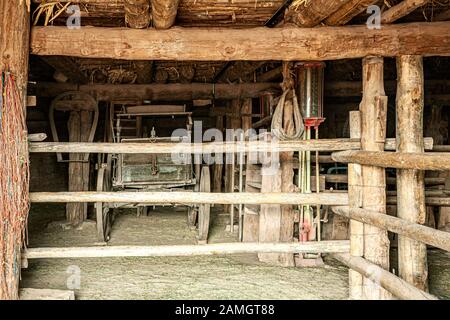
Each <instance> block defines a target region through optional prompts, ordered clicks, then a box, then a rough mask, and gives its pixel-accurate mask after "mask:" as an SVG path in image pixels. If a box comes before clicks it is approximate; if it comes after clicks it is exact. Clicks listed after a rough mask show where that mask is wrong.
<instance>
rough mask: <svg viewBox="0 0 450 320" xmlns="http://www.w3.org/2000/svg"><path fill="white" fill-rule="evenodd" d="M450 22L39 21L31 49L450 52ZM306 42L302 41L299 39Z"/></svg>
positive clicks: (232, 56)
mask: <svg viewBox="0 0 450 320" xmlns="http://www.w3.org/2000/svg"><path fill="white" fill-rule="evenodd" d="M449 28H450V23H449V22H434V23H409V24H401V25H400V24H398V25H389V26H385V27H384V28H382V29H380V30H376V29H374V30H369V29H367V26H365V25H364V26H346V27H322V28H298V27H291V26H287V27H282V28H266V27H258V28H252V29H247V30H245V32H244V31H242V30H241V29H230V28H226V29H225V28H214V29H210V28H171V29H169V30H164V31H160V30H152V29H146V30H136V29H123V28H100V27H90V28H80V29H68V28H66V27H54V26H50V27H34V28H33V29H32V33H31V53H32V54H36V55H40V56H47V55H63V56H74V57H90V58H113V59H126V60H176V61H182V60H184V61H206V60H211V61H231V60H255V61H261V60H285V61H296V60H337V59H350V58H362V57H365V56H367V55H370V54H374V55H381V56H386V57H388V56H398V55H402V54H420V55H424V56H449V55H450V41H449V40H450V33H449V32H448V30H449ZM299 44H301V45H299Z"/></svg>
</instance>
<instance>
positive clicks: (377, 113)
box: [332, 56, 391, 300]
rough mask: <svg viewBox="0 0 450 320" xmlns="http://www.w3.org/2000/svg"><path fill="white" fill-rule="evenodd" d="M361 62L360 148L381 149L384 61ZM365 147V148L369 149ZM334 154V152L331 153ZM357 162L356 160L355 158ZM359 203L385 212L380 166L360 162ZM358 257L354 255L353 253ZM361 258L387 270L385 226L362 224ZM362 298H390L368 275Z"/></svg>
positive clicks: (384, 179) (382, 146)
mask: <svg viewBox="0 0 450 320" xmlns="http://www.w3.org/2000/svg"><path fill="white" fill-rule="evenodd" d="M362 65H363V75H362V77H363V97H362V101H361V104H360V107H359V108H360V112H361V149H362V150H368V151H369V150H370V151H379V152H380V151H382V150H384V141H385V139H386V118H387V97H386V96H385V92H384V74H383V68H384V61H383V58H381V57H373V56H370V57H367V58H364V59H363V61H362ZM368 151H367V152H368ZM332 157H333V155H332ZM355 163H357V164H358V162H355ZM361 169H362V187H361V189H362V191H361V192H362V207H363V208H367V209H369V208H370V209H372V210H375V211H378V212H379V213H380V214H386V192H385V188H386V173H385V170H384V169H382V168H378V167H374V166H370V165H369V166H367V165H366V166H362V167H361ZM355 258H357V257H355ZM364 258H366V259H367V260H368V261H370V262H372V263H374V264H377V265H378V266H380V267H381V268H382V269H386V270H389V238H388V234H387V231H386V230H383V229H379V228H377V227H374V226H369V225H365V226H364ZM363 298H364V299H375V300H377V299H381V300H384V299H390V298H391V295H390V293H389V292H387V291H385V290H383V289H382V288H377V287H375V288H374V287H373V283H372V282H371V280H370V279H368V278H364V279H363Z"/></svg>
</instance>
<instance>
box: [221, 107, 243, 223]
mask: <svg viewBox="0 0 450 320" xmlns="http://www.w3.org/2000/svg"><path fill="white" fill-rule="evenodd" d="M230 105H231V108H230V109H231V114H230V115H227V117H226V118H227V129H232V130H237V129H240V128H241V118H240V113H241V101H240V99H234V100H232V101H231V103H230ZM226 138H227V139H230V138H232V139H234V140H236V138H239V137H236V136H235V135H233V136H230V137H228V136H227V137H226ZM235 160H236V155H235V154H229V155H228V156H227V157H226V165H225V192H234V168H235V165H234V163H235ZM232 210H234V208H233V206H230V205H227V206H225V207H224V211H225V212H230V214H231V213H232V212H231V211H232ZM233 219H234V218H233ZM231 228H233V226H231ZM230 230H233V229H230Z"/></svg>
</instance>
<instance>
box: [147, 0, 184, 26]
mask: <svg viewBox="0 0 450 320" xmlns="http://www.w3.org/2000/svg"><path fill="white" fill-rule="evenodd" d="M179 2H180V0H151V3H152V16H153V26H154V27H155V28H156V29H169V28H170V27H171V26H173V25H174V23H175V18H176V16H177V10H178V4H179Z"/></svg>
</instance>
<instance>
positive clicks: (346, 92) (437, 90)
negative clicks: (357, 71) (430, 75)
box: [325, 80, 450, 98]
mask: <svg viewBox="0 0 450 320" xmlns="http://www.w3.org/2000/svg"><path fill="white" fill-rule="evenodd" d="M384 86H385V91H386V94H387V95H395V94H396V91H397V81H395V80H386V81H385V82H384ZM448 88H450V81H449V80H426V81H425V94H426V95H427V96H429V97H430V98H432V96H436V95H441V94H443V93H448V90H449V89H448ZM325 95H326V96H328V97H360V96H361V95H362V82H361V81H330V82H327V85H326V86H325Z"/></svg>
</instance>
